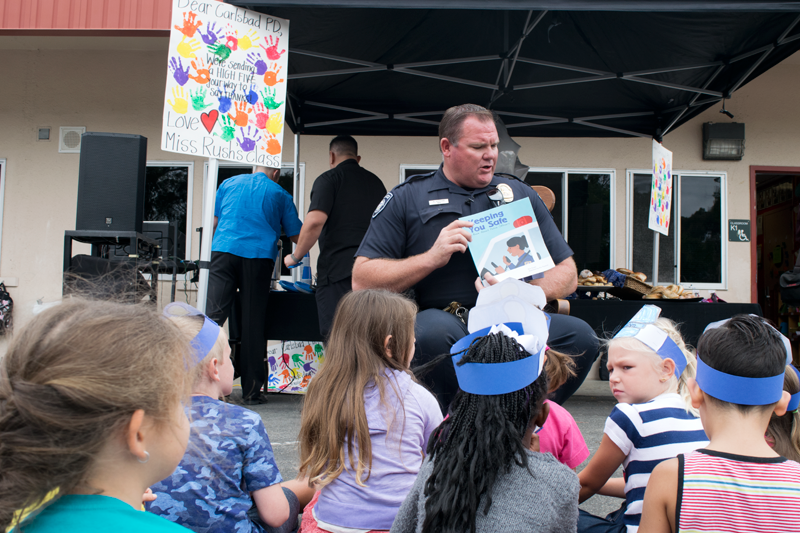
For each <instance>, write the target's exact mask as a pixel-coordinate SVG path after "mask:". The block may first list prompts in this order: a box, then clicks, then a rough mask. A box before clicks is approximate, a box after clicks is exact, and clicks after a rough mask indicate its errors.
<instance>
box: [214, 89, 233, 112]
mask: <svg viewBox="0 0 800 533" xmlns="http://www.w3.org/2000/svg"><path fill="white" fill-rule="evenodd" d="M231 94H232V93H229V92H228V88H227V87H222V88H220V90H219V92H217V98H218V99H219V112H220V113H227V112H228V110H229V109H230V108H231Z"/></svg>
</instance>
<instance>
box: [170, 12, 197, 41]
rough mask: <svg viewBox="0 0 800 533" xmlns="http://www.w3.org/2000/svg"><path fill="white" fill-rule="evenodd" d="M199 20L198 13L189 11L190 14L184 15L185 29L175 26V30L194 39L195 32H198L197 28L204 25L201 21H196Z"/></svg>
mask: <svg viewBox="0 0 800 533" xmlns="http://www.w3.org/2000/svg"><path fill="white" fill-rule="evenodd" d="M196 18H197V13H195V12H194V11H189V12H188V13H184V14H183V27H182V28H181V27H178V26H175V29H176V30H178V31H179V32H181V33H182V34H184V35H185V36H186V37H194V32H195V31H197V28H198V27H200V26H202V25H203V22H202V21H200V20H197V21H196V20H195V19H196Z"/></svg>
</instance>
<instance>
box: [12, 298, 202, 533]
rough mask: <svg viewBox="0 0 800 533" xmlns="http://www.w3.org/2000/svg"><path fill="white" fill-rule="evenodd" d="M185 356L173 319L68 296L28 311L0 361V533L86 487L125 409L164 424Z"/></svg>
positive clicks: (182, 383)
mask: <svg viewBox="0 0 800 533" xmlns="http://www.w3.org/2000/svg"><path fill="white" fill-rule="evenodd" d="M187 355H188V345H187V343H186V340H185V339H184V337H183V336H182V335H181V333H180V331H178V329H177V328H176V327H175V325H174V324H173V323H172V322H171V321H169V320H164V319H163V318H161V316H160V315H159V313H158V312H157V311H156V310H155V309H153V308H151V307H145V306H144V305H133V304H127V305H123V304H116V303H110V302H90V301H85V300H72V301H65V302H63V303H62V304H60V305H58V306H56V307H53V308H52V309H48V310H47V311H45V312H43V313H41V314H40V315H37V316H36V317H34V318H33V319H32V320H31V321H30V322H29V323H28V324H27V325H26V326H25V327H24V328H23V329H22V331H21V332H19V333H18V334H17V335H16V336H15V338H14V339H13V341H12V342H11V345H10V346H9V349H8V352H7V353H6V355H5V357H4V358H3V359H2V362H1V363H0V532H2V531H6V530H7V529H8V528H10V527H16V526H18V525H19V524H20V523H22V521H23V520H24V519H25V514H26V513H28V512H30V511H34V512H36V510H37V508H39V509H41V507H42V506H43V505H46V504H47V503H48V501H53V500H54V499H56V498H57V497H58V495H61V494H68V493H70V492H73V491H75V490H76V489H79V488H80V489H84V490H91V489H92V487H87V486H86V483H87V479H88V476H89V474H90V471H91V469H92V468H93V466H94V459H95V457H96V456H97V454H98V453H99V452H100V450H101V449H102V448H103V446H105V444H106V443H107V442H108V441H109V439H111V438H113V437H114V436H115V434H118V432H119V431H122V430H123V428H124V427H125V425H126V424H127V423H128V421H129V420H130V417H131V415H132V414H133V412H134V411H136V410H138V409H144V411H145V412H146V413H147V414H148V415H149V416H150V417H151V418H153V419H154V421H155V422H156V423H159V424H169V423H171V416H172V415H173V411H174V409H175V406H176V405H177V404H178V402H179V401H180V399H181V398H182V397H183V396H184V395H185V394H186V393H188V387H187V382H188V380H187V379H185V374H186V372H185V368H186V367H185V361H186V360H187V359H186V357H187ZM54 495H56V496H55V498H54Z"/></svg>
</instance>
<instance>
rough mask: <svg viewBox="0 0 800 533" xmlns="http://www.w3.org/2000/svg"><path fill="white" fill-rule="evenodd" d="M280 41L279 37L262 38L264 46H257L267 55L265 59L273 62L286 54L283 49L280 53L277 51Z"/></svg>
mask: <svg viewBox="0 0 800 533" xmlns="http://www.w3.org/2000/svg"><path fill="white" fill-rule="evenodd" d="M280 40H281V38H280V37H274V36H272V35H268V36H266V37H264V41H265V42H266V46H264V45H263V44H260V45H259V46H260V47H261V48H263V49H264V51H265V52H266V53H267V59H270V60H272V61H275V60H277V59H280V58H281V56H282V55H283V54H284V53H285V52H286V50H285V49H284V50H281V51H280V52H279V51H278V43H279V42H280ZM273 41H274V42H273Z"/></svg>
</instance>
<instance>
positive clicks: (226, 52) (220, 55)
mask: <svg viewBox="0 0 800 533" xmlns="http://www.w3.org/2000/svg"><path fill="white" fill-rule="evenodd" d="M208 51H209V52H211V53H212V54H214V55H215V56H216V57H217V59H218V60H219V61H225V60H226V59H228V58H229V57H231V49H230V48H228V47H227V46H225V45H224V44H210V45H208Z"/></svg>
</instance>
